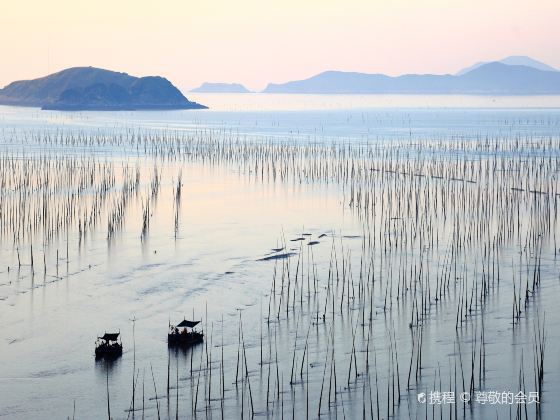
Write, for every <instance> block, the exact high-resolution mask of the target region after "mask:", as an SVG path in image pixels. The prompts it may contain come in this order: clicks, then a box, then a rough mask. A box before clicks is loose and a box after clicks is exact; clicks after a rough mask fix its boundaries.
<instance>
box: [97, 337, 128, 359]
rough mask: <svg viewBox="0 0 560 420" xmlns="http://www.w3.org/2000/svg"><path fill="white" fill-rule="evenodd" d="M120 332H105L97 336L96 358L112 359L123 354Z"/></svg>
mask: <svg viewBox="0 0 560 420" xmlns="http://www.w3.org/2000/svg"><path fill="white" fill-rule="evenodd" d="M120 334H121V333H120V332H118V333H105V334H104V335H103V336H102V337H97V340H96V342H95V358H96V359H106V360H112V359H116V358H118V357H120V356H121V355H122V343H121V341H120V338H119V336H120Z"/></svg>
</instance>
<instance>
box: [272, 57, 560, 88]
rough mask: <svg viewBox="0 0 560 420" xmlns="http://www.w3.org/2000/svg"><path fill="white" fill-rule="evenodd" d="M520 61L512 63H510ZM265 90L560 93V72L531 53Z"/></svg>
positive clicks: (336, 74) (327, 77) (334, 75)
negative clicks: (450, 69)
mask: <svg viewBox="0 0 560 420" xmlns="http://www.w3.org/2000/svg"><path fill="white" fill-rule="evenodd" d="M511 62H514V63H520V62H522V63H523V65H520V64H508V63H511ZM263 92H264V93H314V94H322V93H325V94H328V93H340V94H343V93H344V94H360V93H361V94H368V93H369V94H394V93H396V94H477V95H555V94H560V72H559V71H556V70H555V69H553V68H552V67H550V66H547V65H546V64H543V63H540V62H538V61H536V60H532V59H530V58H529V57H508V58H506V59H504V60H502V61H501V62H500V61H496V62H490V63H478V64H476V65H475V66H472V67H471V68H468V69H465V70H464V71H461V72H459V73H458V74H456V75H450V74H445V75H434V74H406V75H403V76H396V77H392V76H386V75H384V74H367V73H356V72H342V71H326V72H324V73H320V74H318V75H316V76H313V77H310V78H309V79H305V80H298V81H292V82H287V83H281V84H274V83H270V84H269V85H268V86H267V87H266V89H264V91H263Z"/></svg>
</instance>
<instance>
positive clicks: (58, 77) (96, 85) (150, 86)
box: [0, 67, 206, 110]
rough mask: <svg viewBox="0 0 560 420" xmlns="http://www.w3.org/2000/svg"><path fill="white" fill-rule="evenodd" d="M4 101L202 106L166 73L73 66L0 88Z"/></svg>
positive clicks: (71, 106) (72, 106) (81, 106)
mask: <svg viewBox="0 0 560 420" xmlns="http://www.w3.org/2000/svg"><path fill="white" fill-rule="evenodd" d="M0 104H4V105H17V106H37V107H41V108H43V109H61V110H139V109H201V108H206V107H205V106H204V105H200V104H198V103H196V102H191V101H189V100H188V99H187V98H186V97H185V96H184V95H183V94H182V93H181V92H180V91H179V89H177V88H176V87H175V86H173V85H172V84H171V82H170V81H169V80H167V79H165V78H163V77H159V76H149V77H134V76H130V75H128V74H126V73H119V72H114V71H109V70H104V69H98V68H95V67H73V68H69V69H66V70H62V71H60V72H58V73H54V74H51V75H49V76H45V77H41V78H39V79H34V80H22V81H18V82H13V83H10V84H9V85H8V86H6V87H5V88H4V89H0Z"/></svg>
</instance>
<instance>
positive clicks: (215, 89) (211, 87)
mask: <svg viewBox="0 0 560 420" xmlns="http://www.w3.org/2000/svg"><path fill="white" fill-rule="evenodd" d="M191 92H196V93H251V91H250V90H249V89H247V88H246V87H245V86H243V85H242V84H240V83H208V82H205V83H203V84H201V85H200V86H199V87H197V88H194V89H192V90H191Z"/></svg>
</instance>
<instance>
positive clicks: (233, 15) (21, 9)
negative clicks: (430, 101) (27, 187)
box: [0, 0, 560, 92]
mask: <svg viewBox="0 0 560 420" xmlns="http://www.w3.org/2000/svg"><path fill="white" fill-rule="evenodd" d="M559 16H560V1H559V0H507V1H506V0H466V1H463V0H445V1H444V0H386V1H380V0H344V1H341V0H159V1H158V0H136V1H130V0H111V1H108V0H49V1H47V0H0V57H2V61H1V65H0V86H4V85H6V84H8V83H9V82H11V81H14V80H20V79H29V78H35V77H39V76H44V75H46V74H49V73H53V72H55V71H58V70H62V69H64V68H66V67H73V66H89V65H91V66H96V67H102V68H107V69H110V70H117V71H125V72H127V73H129V74H132V75H135V76H146V75H161V76H164V77H167V78H168V79H169V80H171V82H173V83H174V84H175V85H177V86H178V87H179V88H180V89H182V90H183V91H184V92H186V91H187V90H188V89H191V88H193V87H196V86H198V85H199V84H201V83H202V82H204V81H210V82H239V83H243V84H244V85H246V86H247V87H248V88H250V89H262V88H264V87H265V85H266V84H267V83H268V82H275V83H278V82H285V81H288V80H297V79H303V78H306V77H309V76H312V75H314V74H316V73H320V72H322V71H324V70H347V71H360V72H368V73H377V72H379V73H386V74H391V75H398V74H403V73H455V72H456V71H457V70H459V69H461V68H463V67H467V66H469V65H471V64H473V63H475V62H478V61H490V60H496V59H501V58H503V57H506V56H509V55H528V56H531V57H533V58H535V59H537V60H540V61H543V62H545V63H547V64H549V65H552V66H553V67H557V68H560V24H559V23H558V18H559Z"/></svg>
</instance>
